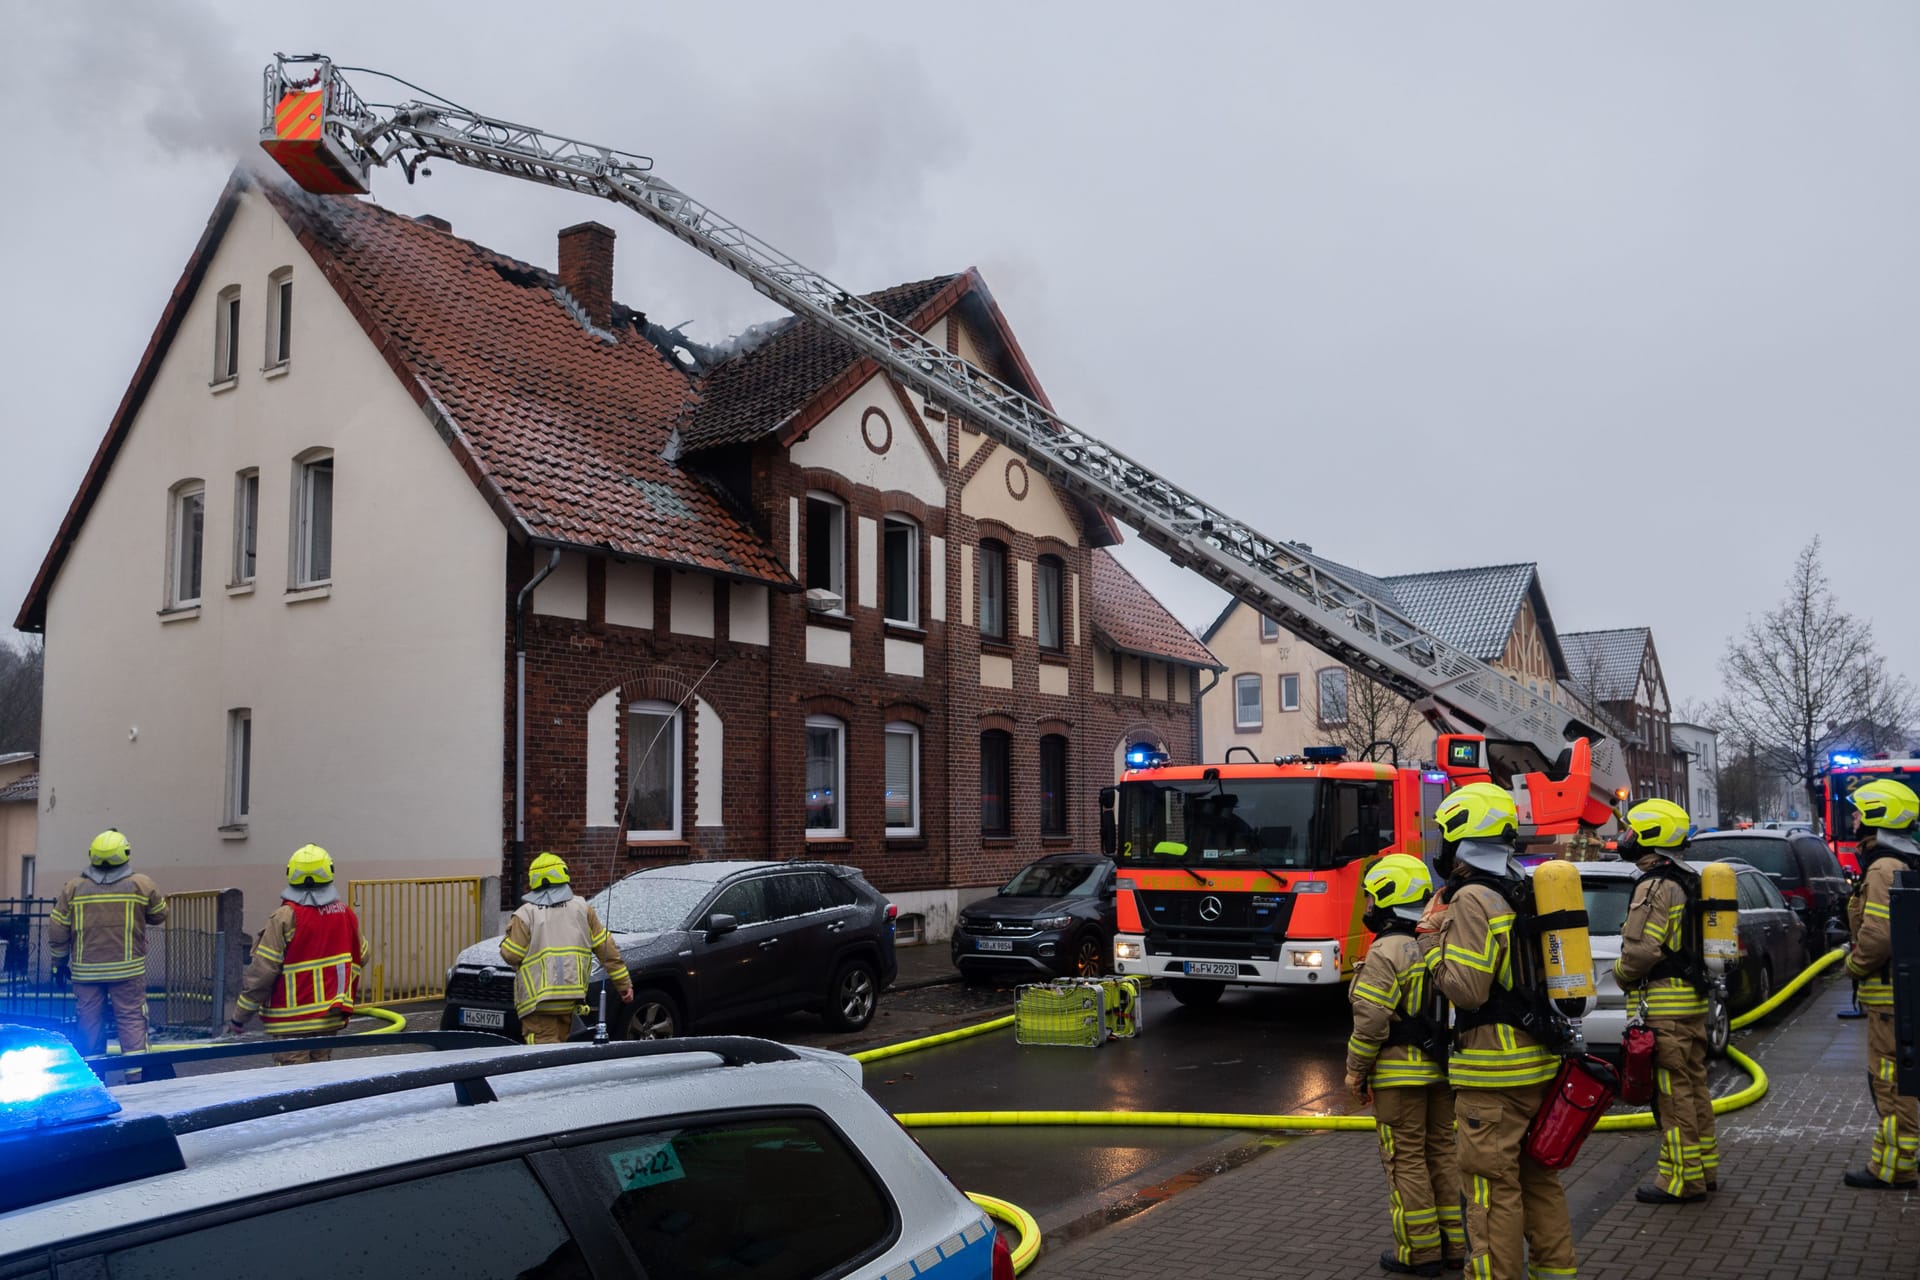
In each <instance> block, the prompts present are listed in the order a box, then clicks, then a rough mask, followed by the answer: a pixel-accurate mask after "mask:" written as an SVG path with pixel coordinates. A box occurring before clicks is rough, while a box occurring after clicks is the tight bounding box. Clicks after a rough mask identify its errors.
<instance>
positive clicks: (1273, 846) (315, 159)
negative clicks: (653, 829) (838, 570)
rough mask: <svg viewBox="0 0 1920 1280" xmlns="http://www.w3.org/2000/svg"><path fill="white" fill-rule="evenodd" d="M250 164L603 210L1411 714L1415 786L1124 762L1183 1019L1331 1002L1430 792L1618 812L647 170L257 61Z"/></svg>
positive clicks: (1291, 587) (1476, 670)
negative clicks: (392, 171)
mask: <svg viewBox="0 0 1920 1280" xmlns="http://www.w3.org/2000/svg"><path fill="white" fill-rule="evenodd" d="M374 74H379V73H374ZM388 78H389V79H397V78H396V77H388ZM400 83H402V84H406V83H407V82H405V81H400ZM409 87H412V86H409ZM260 144H261V146H262V148H263V149H264V150H265V151H266V152H267V153H268V154H269V155H270V156H272V157H273V159H274V160H275V161H276V162H278V163H279V164H280V166H281V167H282V168H284V169H285V170H286V171H287V173H288V174H289V175H290V176H291V177H292V178H293V179H294V181H295V182H297V183H299V184H300V185H301V186H302V187H304V188H305V189H307V190H309V191H314V192H319V193H325V194H336V195H361V194H365V193H367V191H368V190H369V186H370V182H371V178H372V174H373V170H374V169H376V168H379V167H383V166H389V165H391V166H394V167H396V168H398V169H400V170H401V171H402V172H403V173H404V174H405V175H406V177H407V179H408V180H409V181H412V180H413V179H414V177H415V176H416V175H417V174H421V173H424V172H425V166H426V165H427V164H428V163H429V162H434V161H437V162H442V163H448V164H457V165H461V166H464V167H467V168H472V169H479V170H483V171H486V172H490V173H495V174H499V175H502V176H504V177H510V178H517V179H519V180H522V181H525V182H533V183H538V184H540V185H543V186H550V187H559V188H564V189H566V190H570V191H576V192H579V193H581V194H584V195H590V196H594V197H596V198H599V199H603V200H608V201H611V202H613V203H615V204H618V205H621V206H622V207H624V208H625V209H627V210H629V211H630V212H632V213H634V214H636V215H637V216H639V217H641V218H643V219H645V220H646V221H648V222H650V223H652V224H653V225H655V226H657V227H659V228H661V229H662V230H664V231H666V232H667V233H668V234H670V235H672V236H673V237H675V238H676V239H678V240H680V241H681V242H683V243H685V244H687V245H689V246H691V247H692V248H694V249H695V250H697V251H699V252H701V253H703V254H705V255H707V256H708V257H710V258H712V259H713V260H714V261H716V262H718V263H719V264H721V265H722V266H724V267H726V268H727V269H728V270H730V271H732V272H733V273H734V274H736V275H739V276H741V277H743V278H744V279H746V280H747V281H748V282H749V283H750V284H751V285H752V286H753V288H754V289H756V290H757V291H759V292H760V293H762V294H764V295H766V296H767V297H769V298H771V299H773V300H774V301H776V302H778V303H780V304H781V305H782V306H784V307H786V308H787V309H788V310H789V311H791V312H793V314H794V315H796V316H798V317H800V318H801V319H803V320H806V321H809V322H811V323H813V324H817V325H820V326H822V327H823V328H825V329H826V330H828V331H829V332H830V333H832V334H834V335H835V336H836V337H838V338H840V339H841V340H842V341H844V342H845V343H846V344H847V345H848V346H850V347H852V348H853V349H854V350H855V351H857V352H859V353H860V354H861V355H863V356H866V357H868V358H869V359H871V360H873V361H874V362H875V364H876V365H878V366H879V367H881V368H883V369H885V370H887V371H888V372H889V373H890V374H892V375H893V376H894V377H895V378H897V379H899V380H900V381H901V382H902V383H903V384H904V385H905V386H907V387H910V388H911V389H913V390H914V391H916V392H918V393H919V394H920V395H922V396H924V397H925V398H926V399H927V400H928V402H930V403H931V404H933V405H934V406H935V407H937V408H940V409H942V410H944V411H946V412H947V413H950V414H956V415H958V416H959V418H960V419H961V420H962V421H964V422H966V423H967V424H968V425H969V426H970V427H972V428H975V429H977V430H979V431H980V432H981V433H982V434H984V435H986V436H987V437H988V438H990V439H992V440H994V441H995V442H996V443H998V444H999V445H1000V446H1002V447H1003V448H1007V449H1010V450H1012V451H1013V452H1014V453H1015V454H1016V455H1017V456H1019V457H1020V458H1021V459H1022V460H1023V461H1024V462H1025V463H1026V464H1027V466H1028V467H1029V468H1030V469H1031V470H1035V471H1038V472H1039V473H1040V474H1041V475H1043V476H1044V477H1046V479H1047V481H1048V482H1049V483H1050V484H1052V485H1053V486H1054V487H1055V488H1056V489H1058V490H1061V491H1064V492H1065V493H1068V494H1071V495H1073V496H1075V497H1078V498H1082V499H1084V500H1086V501H1088V502H1089V503H1091V504H1092V505H1094V506H1097V507H1099V508H1101V509H1102V510H1104V511H1106V512H1108V513H1110V514H1111V515H1113V516H1114V517H1115V518H1116V519H1118V520H1120V521H1122V522H1123V523H1125V524H1127V525H1129V526H1131V527H1132V528H1133V529H1134V530H1136V531H1137V532H1138V533H1139V535H1140V537H1141V539H1142V540H1143V541H1144V542H1146V543H1147V544H1148V545H1149V546H1152V547H1154V548H1156V549H1158V550H1159V551H1161V552H1163V553H1165V554H1166V556H1167V557H1168V558H1169V559H1171V560H1172V561H1173V562H1174V563H1175V564H1177V565H1179V566H1181V567H1182V568H1185V569H1189V570H1192V571H1193V572H1195V573H1198V574H1200V575H1201V576H1202V577H1204V578H1205V579H1207V580H1208V581H1209V582H1212V583H1213V584H1215V585H1216V586H1218V587H1220V588H1221V589H1222V590H1223V591H1225V592H1226V593H1227V594H1229V595H1231V596H1233V597H1234V598H1235V599H1237V600H1239V601H1241V602H1243V603H1245V604H1247V605H1248V606H1250V607H1251V608H1253V609H1255V610H1256V611H1258V612H1259V613H1261V614H1262V615H1263V616H1265V617H1268V618H1271V619H1273V620H1274V621H1275V622H1278V623H1279V624H1281V625H1282V626H1284V627H1286V628H1288V629H1289V630H1291V631H1292V632H1293V633H1294V634H1295V635H1298V636H1300V637H1301V638H1302V639H1303V640H1306V641H1307V642H1308V643H1309V644H1312V645H1313V646H1314V647H1315V648H1317V649H1319V650H1321V651H1322V652H1324V653H1327V654H1329V655H1331V656H1332V657H1334V658H1335V659H1337V660H1338V661H1340V662H1342V663H1344V664H1345V665H1346V666H1347V667H1349V668H1351V669H1353V670H1355V671H1357V672H1359V673H1361V674H1362V675H1364V676H1367V677H1369V678H1371V679H1373V680H1375V681H1377V682H1379V683H1381V684H1383V685H1385V686H1386V687H1387V688H1389V689H1391V690H1393V691H1394V692H1395V693H1398V694H1400V695H1401V696H1403V697H1406V698H1408V699H1411V700H1412V701H1414V703H1415V704H1416V705H1417V706H1418V707H1419V708H1420V710H1421V711H1422V712H1423V714H1425V716H1426V717H1427V719H1428V720H1429V721H1430V722H1431V723H1432V724H1433V725H1434V727H1435V729H1436V731H1437V732H1438V733H1439V735H1440V736H1439V744H1440V745H1439V749H1438V755H1439V759H1438V761H1437V762H1436V767H1434V768H1409V767H1404V766H1399V765H1382V764H1369V763H1364V762H1359V761H1343V760H1337V759H1333V758H1331V757H1327V756H1324V755H1323V756H1321V757H1318V758H1313V759H1301V760H1297V761H1295V760H1287V761H1276V762H1264V763H1263V762H1260V761H1244V762H1233V763H1222V764H1219V765H1206V766H1194V767H1191V768H1186V767H1183V768H1174V767H1171V766H1169V765H1167V764H1165V763H1164V762H1157V763H1156V762H1152V761H1145V760H1142V761H1139V762H1137V763H1138V765H1139V766H1140V767H1136V768H1134V769H1131V770H1129V771H1128V772H1127V774H1126V775H1125V777H1124V779H1123V780H1122V782H1121V783H1120V784H1119V786H1118V787H1117V788H1113V789H1110V790H1108V791H1105V792H1103V793H1102V805H1103V808H1102V828H1103V836H1104V835H1110V836H1111V840H1110V841H1108V843H1110V844H1111V846H1112V851H1113V852H1114V854H1115V855H1116V857H1117V858H1118V859H1119V865H1120V868H1121V872H1122V879H1123V883H1124V886H1125V887H1124V888H1123V890H1122V892H1121V900H1120V908H1119V909H1120V913H1121V919H1122V921H1123V925H1124V928H1125V932H1124V934H1123V943H1124V945H1126V946H1128V947H1130V948H1131V949H1132V950H1130V951H1129V952H1128V953H1127V954H1126V955H1124V956H1122V958H1121V960H1120V962H1119V966H1118V967H1120V968H1122V969H1123V970H1125V971H1128V972H1135V973H1150V974H1152V975H1153V976H1155V977H1173V978H1177V979H1178V980H1179V981H1180V982H1181V983H1182V984H1183V985H1182V986H1181V987H1180V988H1178V990H1182V991H1185V992H1187V998H1188V999H1206V998H1208V997H1207V995H1206V994H1205V993H1204V992H1203V991H1202V990H1201V988H1203V987H1205V986H1206V985H1207V984H1209V983H1212V984H1220V983H1225V982H1333V981H1337V979H1338V976H1339V975H1341V974H1343V973H1346V972H1349V971H1351V969H1352V967H1353V965H1354V963H1355V962H1356V961H1357V960H1358V959H1359V958H1360V957H1361V955H1362V954H1363V953H1364V950H1365V945H1366V940H1365V938H1364V937H1363V936H1362V935H1361V933H1360V925H1359V921H1360V914H1361V909H1360V895H1359V881H1360V877H1361V875H1362V874H1364V872H1365V869H1366V867H1367V866H1368V865H1369V864H1370V863H1371V862H1372V861H1373V860H1374V859H1375V858H1377V857H1378V856H1379V855H1380V854H1381V853H1383V852H1385V851H1387V850H1392V849H1405V850H1408V851H1410V852H1412V851H1419V850H1420V849H1421V848H1422V842H1423V837H1422V835H1421V834H1420V833H1421V832H1422V831H1423V830H1424V829H1425V828H1426V826H1427V824H1426V823H1425V821H1424V819H1425V818H1426V817H1428V816H1429V815H1431V813H1432V811H1433V807H1434V805H1435V804H1437V803H1438V800H1439V798H1440V795H1441V794H1443V792H1444V790H1445V789H1446V788H1447V787H1448V786H1450V785H1459V784H1462V783H1466V782H1475V781H1492V782H1495V783H1498V784H1499V785H1502V786H1506V787H1511V788H1512V789H1513V791H1514V795H1515V800H1516V803H1517V804H1518V806H1519V808H1520V813H1521V818H1522V821H1523V823H1524V824H1525V831H1526V832H1527V833H1531V834H1535V835H1539V836H1551V835H1555V834H1560V833H1571V832H1573V831H1576V830H1581V829H1586V830H1593V829H1596V828H1598V827H1600V826H1602V825H1604V824H1605V823H1606V822H1608V821H1609V820H1610V819H1611V818H1612V816H1613V811H1612V807H1611V806H1612V802H1613V801H1614V800H1615V798H1616V797H1624V795H1625V791H1624V788H1623V784H1624V782H1625V778H1626V771H1625V768H1624V760H1623V757H1622V756H1621V754H1620V751H1619V749H1618V747H1617V745H1616V743H1615V742H1614V741H1612V740H1610V739H1609V736H1608V735H1607V734H1605V733H1603V732H1602V731H1601V728H1602V727H1603V726H1601V724H1600V721H1599V719H1598V717H1597V714H1596V713H1592V712H1580V711H1576V710H1575V709H1573V708H1571V707H1569V706H1567V705H1564V704H1562V703H1561V702H1559V701H1557V700H1556V699H1555V698H1554V697H1553V696H1552V694H1551V693H1542V692H1539V691H1536V690H1532V689H1529V688H1527V687H1526V686H1525V685H1523V684H1521V683H1520V682H1519V681H1517V680H1514V679H1512V678H1511V677H1509V676H1507V675H1506V674H1504V673H1502V672H1500V671H1498V670H1496V669H1494V668H1493V667H1491V666H1489V665H1487V664H1486V663H1484V662H1482V661H1480V660H1479V659H1478V658H1476V657H1474V656H1473V655H1472V654H1470V653H1467V652H1465V651H1464V650H1462V649H1460V648H1458V647H1457V646H1454V645H1452V644H1449V643H1448V642H1447V641H1445V640H1443V639H1442V638H1441V637H1439V636H1436V635H1434V634H1432V633H1431V632H1429V631H1427V630H1426V629H1425V628H1424V627H1422V626H1420V625H1419V624H1417V623H1416V622H1414V621H1413V619H1412V618H1410V617H1409V616H1408V615H1406V614H1405V613H1404V612H1402V611H1401V610H1400V608H1399V606H1398V604H1397V603H1396V602H1394V601H1391V600H1383V599H1380V598H1378V597H1376V596H1374V595H1372V594H1370V593H1369V592H1368V591H1366V590H1364V589H1362V588H1361V587H1358V586H1356V585H1354V583H1353V582H1350V581H1348V580H1347V577H1346V576H1343V574H1342V573H1341V572H1340V571H1338V570H1337V568H1336V567H1335V566H1331V565H1329V564H1327V563H1326V562H1324V561H1321V560H1318V559H1316V558H1315V557H1313V556H1312V555H1311V554H1310V553H1309V552H1308V551H1307V549H1306V548H1305V547H1303V546H1301V545H1299V544H1297V543H1294V542H1290V541H1286V540H1283V539H1279V538H1275V537H1272V536H1270V535H1268V534H1265V533H1262V532H1260V531H1259V530H1257V529H1255V528H1254V527H1253V526H1252V525H1250V524H1247V523H1245V522H1244V521H1241V520H1238V519H1236V518H1234V517H1233V516H1231V515H1229V514H1228V513H1227V512H1225V511H1223V510H1221V509H1219V508H1218V507H1215V506H1213V505H1212V504H1210V503H1208V502H1206V501H1205V500H1204V499H1202V498H1201V497H1200V496H1199V495H1198V494H1195V493H1192V492H1190V491H1188V490H1186V489H1184V488H1182V487H1181V486H1179V485H1178V484H1176V483H1174V482H1173V481H1172V480H1170V479H1168V478H1166V477H1165V476H1162V475H1160V474H1159V473H1158V472H1156V471H1154V470H1152V469H1151V468H1149V467H1147V466H1145V465H1143V464H1142V463H1140V462H1138V461H1136V460H1134V459H1132V458H1130V457H1128V456H1126V455H1125V454H1123V453H1121V452H1119V451H1118V450H1116V449H1114V448H1112V447H1111V446H1109V445H1107V444H1104V443H1103V442H1101V441H1100V440H1099V439H1097V438H1095V437H1094V436H1092V435H1090V434H1088V433H1087V432H1085V431H1082V430H1081V429H1079V428H1078V427H1075V426H1073V425H1072V424H1071V423H1069V422H1067V421H1066V420H1065V419H1064V418H1061V417H1060V416H1059V415H1058V414H1056V413H1054V412H1053V410H1052V409H1050V408H1048V407H1047V406H1045V405H1043V404H1041V403H1039V402H1038V401H1036V400H1034V399H1033V398H1031V397H1030V396H1027V395H1025V394H1023V393H1022V392H1020V391H1019V390H1018V389H1016V388H1014V387H1012V386H1010V385H1008V384H1007V383H1005V382H1002V381H1001V380H999V379H998V378H995V377H994V376H993V375H991V374H989V373H987V372H986V371H985V370H982V369H979V368H977V367H975V366H974V365H972V364H970V363H968V362H967V361H966V360H965V359H963V358H962V357H961V356H959V355H957V354H955V353H953V352H949V351H948V350H946V349H945V347H944V346H942V345H941V344H939V343H936V342H933V341H930V340H929V339H927V338H925V337H923V336H922V335H920V334H918V333H916V332H914V330H913V329H912V328H910V327H909V326H908V325H906V324H904V323H902V322H900V321H898V320H895V319H894V318H893V317H892V316H889V315H888V314H887V313H886V312H884V311H882V310H881V309H880V308H879V307H878V306H876V305H875V304H873V303H872V302H870V301H868V300H867V299H865V298H863V297H861V296H860V295H858V294H856V293H853V292H852V291H850V290H847V289H844V288H842V287H841V286H839V285H837V284H835V283H834V282H833V281H831V280H829V279H827V278H826V277H825V276H823V275H821V274H820V273H819V272H817V271H814V270H812V269H811V268H809V267H806V266H805V265H803V264H801V263H800V262H798V261H797V260H795V259H794V258H792V257H791V256H789V255H787V254H785V253H782V252H781V251H780V250H778V249H775V248H774V247H773V246H772V245H770V244H768V243H767V242H766V241H764V240H761V239H760V238H759V237H757V236H755V235H753V234H752V233H751V232H749V231H747V230H746V229H745V228H744V227H742V226H740V225H739V224H738V223H736V222H733V221H731V220H730V219H728V218H726V217H724V216H722V215H721V214H720V213H719V212H718V211H717V210H715V209H713V208H712V207H711V206H709V205H707V204H704V203H703V202H701V201H699V200H697V199H695V198H694V197H693V196H691V195H689V194H687V193H686V192H685V191H682V190H681V189H680V188H678V187H675V186H673V185H672V184H670V183H668V182H667V181H666V180H665V179H664V178H662V177H661V176H660V175H659V174H657V173H655V172H654V165H653V160H652V159H651V158H649V157H647V156H644V155H639V154H636V153H633V152H627V151H620V150H616V149H614V148H611V147H607V146H602V145H599V144H597V143H590V142H582V141H580V140H578V139H573V138H567V137H563V136H561V135H558V134H553V133H549V132H547V131H545V130H543V129H539V128H535V127H532V126H529V125H524V124H516V123H513V122H510V121H507V120H502V119H499V118H496V117H491V116H486V115H482V114H479V113H477V112H475V111H472V110H469V109H468V108H465V107H462V106H457V105H455V104H454V103H452V102H451V101H450V100H448V99H445V98H435V99H434V100H432V101H409V102H402V103H400V104H398V105H376V104H373V103H370V102H368V101H366V100H365V99H363V98H362V97H361V96H360V95H359V94H358V93H357V92H355V90H354V89H353V88H352V86H351V85H349V84H348V82H347V80H346V78H345V76H344V75H343V74H342V69H341V68H340V67H339V66H337V65H335V64H334V63H333V62H332V61H331V60H330V59H328V58H326V57H324V56H322V55H319V54H310V55H305V56H300V57H288V56H286V55H284V54H277V55H275V57H274V61H273V62H272V63H271V64H269V65H268V66H267V67H266V70H265V73H264V84H263V97H262V114H261V129H260ZM1583 717H1584V718H1583ZM1230 971H1231V972H1230ZM1213 995H1214V996H1216V997H1217V995H1218V992H1217V990H1216V991H1214V992H1213Z"/></svg>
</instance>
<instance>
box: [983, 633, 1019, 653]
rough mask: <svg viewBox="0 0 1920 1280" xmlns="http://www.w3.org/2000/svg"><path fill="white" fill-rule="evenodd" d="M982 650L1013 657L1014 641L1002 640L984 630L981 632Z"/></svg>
mask: <svg viewBox="0 0 1920 1280" xmlns="http://www.w3.org/2000/svg"><path fill="white" fill-rule="evenodd" d="M980 652H982V653H1000V654H1005V655H1006V656H1007V657H1009V658H1011V657H1012V656H1013V641H1011V640H1002V639H1000V638H999V637H997V636H990V635H988V634H987V633H986V632H984V631H983V632H981V633H980Z"/></svg>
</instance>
